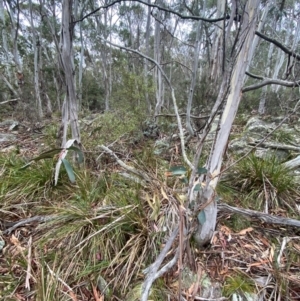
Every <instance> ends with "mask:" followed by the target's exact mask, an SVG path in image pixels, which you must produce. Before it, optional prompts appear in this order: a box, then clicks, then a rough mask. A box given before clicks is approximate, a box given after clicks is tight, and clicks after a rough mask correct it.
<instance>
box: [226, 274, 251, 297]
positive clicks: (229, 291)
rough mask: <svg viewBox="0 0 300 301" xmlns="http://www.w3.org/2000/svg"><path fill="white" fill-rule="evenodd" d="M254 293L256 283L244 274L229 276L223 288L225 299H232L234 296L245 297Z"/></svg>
mask: <svg viewBox="0 0 300 301" xmlns="http://www.w3.org/2000/svg"><path fill="white" fill-rule="evenodd" d="M254 292H256V286H255V283H254V281H253V280H252V279H251V278H250V277H248V276H247V275H246V274H244V273H236V274H234V275H231V276H228V278H227V279H226V281H225V284H224V287H223V294H224V296H225V297H232V295H233V294H241V295H245V294H247V293H254Z"/></svg>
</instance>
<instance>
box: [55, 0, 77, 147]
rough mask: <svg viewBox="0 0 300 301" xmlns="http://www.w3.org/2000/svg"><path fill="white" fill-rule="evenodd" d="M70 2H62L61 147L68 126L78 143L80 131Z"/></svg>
mask: <svg viewBox="0 0 300 301" xmlns="http://www.w3.org/2000/svg"><path fill="white" fill-rule="evenodd" d="M72 4H73V1H72V0H64V1H63V3H62V29H61V44H60V55H61V63H62V69H63V71H64V75H65V83H66V97H65V100H64V104H63V108H62V128H63V137H62V147H64V145H65V144H66V141H67V129H68V126H69V124H70V127H71V133H72V139H76V140H77V142H78V143H80V131H79V124H78V106H77V100H76V91H75V80H74V67H73V43H72V42H73V41H72V38H73V37H72V34H71V33H73V29H74V28H73V27H72V25H71V22H72V18H71V13H72Z"/></svg>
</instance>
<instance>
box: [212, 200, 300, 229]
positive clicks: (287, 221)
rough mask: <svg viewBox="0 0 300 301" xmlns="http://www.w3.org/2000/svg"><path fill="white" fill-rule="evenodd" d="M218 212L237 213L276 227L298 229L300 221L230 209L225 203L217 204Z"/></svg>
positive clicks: (247, 210) (242, 209)
mask: <svg viewBox="0 0 300 301" xmlns="http://www.w3.org/2000/svg"><path fill="white" fill-rule="evenodd" d="M218 210H219V211H223V212H224V211H225V212H230V213H237V214H241V215H245V216H248V217H251V218H257V219H259V220H261V221H262V222H265V223H266V224H278V225H284V226H292V227H298V228H300V221H299V220H296V219H292V218H287V217H279V216H274V215H270V214H266V213H262V212H259V211H255V210H250V209H244V208H238V207H232V206H229V205H227V204H225V203H219V204H218Z"/></svg>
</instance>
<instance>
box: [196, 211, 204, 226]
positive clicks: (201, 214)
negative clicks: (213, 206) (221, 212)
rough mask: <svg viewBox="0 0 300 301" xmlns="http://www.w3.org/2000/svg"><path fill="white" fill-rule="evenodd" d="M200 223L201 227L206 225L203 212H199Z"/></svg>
mask: <svg viewBox="0 0 300 301" xmlns="http://www.w3.org/2000/svg"><path fill="white" fill-rule="evenodd" d="M197 218H198V221H199V223H200V224H201V225H204V223H205V222H206V216H205V212H204V211H203V210H202V211H200V212H199V214H198V216H197Z"/></svg>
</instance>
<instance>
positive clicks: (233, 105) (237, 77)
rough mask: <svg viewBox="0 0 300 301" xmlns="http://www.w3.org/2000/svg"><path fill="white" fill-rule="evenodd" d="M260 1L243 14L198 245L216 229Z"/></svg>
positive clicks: (210, 161)
mask: <svg viewBox="0 0 300 301" xmlns="http://www.w3.org/2000/svg"><path fill="white" fill-rule="evenodd" d="M259 3H260V0H251V1H250V0H248V1H247V4H246V7H245V12H244V14H243V24H242V25H241V26H242V28H241V37H240V40H239V41H240V42H239V44H238V45H237V48H236V50H237V51H238V55H237V59H236V60H235V65H234V66H233V71H232V73H231V78H230V89H229V94H228V97H227V100H226V103H225V107H224V110H223V113H222V116H221V120H220V129H219V131H218V133H217V137H216V140H215V143H214V146H213V148H212V150H211V154H210V156H209V159H208V162H207V169H208V176H207V179H206V183H205V187H204V188H203V193H202V195H201V200H197V201H198V203H203V204H208V205H207V206H206V207H205V208H204V209H203V211H204V216H205V218H201V222H200V221H199V225H198V229H197V232H196V233H195V235H194V238H195V241H196V243H197V244H198V245H204V244H206V243H208V242H209V241H210V239H211V237H212V235H213V232H214V230H215V225H216V217H217V204H216V200H215V189H216V186H217V183H218V180H219V173H220V171H221V165H222V162H223V156H224V153H225V151H226V146H227V142H228V138H229V134H230V130H231V127H232V123H233V121H234V118H235V115H236V112H237V109H238V106H239V103H240V100H241V96H242V94H241V90H242V86H243V82H244V76H245V72H246V68H247V66H248V64H249V62H250V61H251V58H252V55H253V51H251V46H252V42H253V38H254V34H255V29H256V20H257V14H258V6H259ZM202 216H203V215H202ZM199 220H200V218H199Z"/></svg>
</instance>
